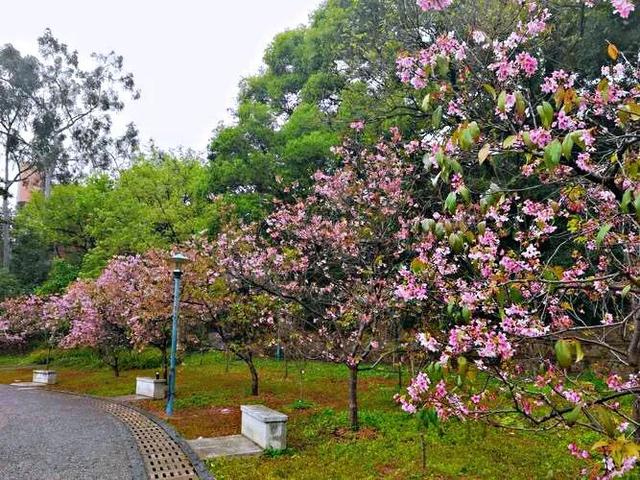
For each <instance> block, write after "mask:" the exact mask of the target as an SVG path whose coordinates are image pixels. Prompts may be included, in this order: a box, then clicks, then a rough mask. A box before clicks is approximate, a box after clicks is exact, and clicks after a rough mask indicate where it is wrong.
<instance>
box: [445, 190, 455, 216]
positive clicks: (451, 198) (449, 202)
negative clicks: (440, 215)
mask: <svg viewBox="0 0 640 480" xmlns="http://www.w3.org/2000/svg"><path fill="white" fill-rule="evenodd" d="M456 202H457V195H456V192H449V195H447V198H446V199H445V201H444V208H445V209H446V210H447V211H448V212H449V213H455V211H456Z"/></svg>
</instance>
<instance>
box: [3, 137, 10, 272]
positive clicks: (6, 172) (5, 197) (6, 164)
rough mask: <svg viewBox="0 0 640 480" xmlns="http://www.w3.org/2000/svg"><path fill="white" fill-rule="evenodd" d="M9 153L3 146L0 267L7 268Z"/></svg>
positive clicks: (8, 255)
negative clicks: (0, 255) (0, 249)
mask: <svg viewBox="0 0 640 480" xmlns="http://www.w3.org/2000/svg"><path fill="white" fill-rule="evenodd" d="M9 173H10V172H9V151H8V149H7V148H6V146H5V155H4V181H3V185H2V186H3V188H4V192H3V194H2V266H3V267H4V268H7V269H8V268H9V264H10V263H11V228H10V223H11V212H10V208H9V187H10V186H11V185H10V183H9Z"/></svg>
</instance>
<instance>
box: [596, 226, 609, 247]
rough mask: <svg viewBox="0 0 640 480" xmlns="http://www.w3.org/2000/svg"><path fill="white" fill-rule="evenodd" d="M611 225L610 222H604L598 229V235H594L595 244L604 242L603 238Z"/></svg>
mask: <svg viewBox="0 0 640 480" xmlns="http://www.w3.org/2000/svg"><path fill="white" fill-rule="evenodd" d="M612 226H613V225H611V224H610V223H605V224H604V225H603V226H601V227H600V230H598V235H596V245H598V246H600V245H602V242H604V239H605V237H606V236H607V233H609V230H611V227H612Z"/></svg>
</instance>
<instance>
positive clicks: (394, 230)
mask: <svg viewBox="0 0 640 480" xmlns="http://www.w3.org/2000/svg"><path fill="white" fill-rule="evenodd" d="M362 127H363V125H362V122H354V123H353V125H352V128H353V129H354V131H355V132H356V135H357V132H359V131H360V130H361V129H362ZM400 141H401V138H400V135H399V132H398V130H397V129H394V130H392V132H391V139H390V141H381V142H380V143H379V144H378V145H376V146H375V147H374V148H373V149H370V150H369V149H365V148H362V147H361V146H360V145H359V144H358V142H356V141H353V142H347V143H345V145H343V146H342V147H339V148H337V149H336V153H337V154H338V155H340V156H341V157H342V159H343V166H342V167H341V168H339V169H337V170H336V171H335V172H333V173H323V172H317V173H316V174H315V176H314V182H315V183H314V185H313V188H312V192H311V193H310V195H309V196H307V197H306V198H300V199H296V200H295V201H293V202H291V203H284V204H280V205H278V206H277V208H276V211H275V212H274V213H273V214H272V215H271V216H269V217H268V218H267V219H266V221H265V222H264V225H263V226H252V227H248V228H245V229H244V230H243V231H242V232H241V233H240V234H236V235H232V234H229V233H227V234H225V235H222V236H221V238H220V240H219V244H220V248H221V250H222V251H224V252H226V255H225V256H224V257H223V261H224V266H225V268H226V270H227V272H228V274H229V275H230V276H232V277H233V278H235V279H237V280H238V281H240V282H241V283H242V284H244V285H246V286H247V288H249V289H255V290H259V291H262V292H266V293H269V294H271V295H272V296H274V297H276V298H278V299H280V300H281V301H283V302H286V303H288V304H290V305H292V306H295V307H296V308H297V310H298V312H299V315H298V324H297V326H296V332H297V335H298V341H297V342H296V343H297V345H298V346H299V349H300V350H301V351H302V353H303V354H304V355H305V356H306V357H307V358H315V359H322V360H328V361H332V362H336V363H342V364H344V365H345V366H346V367H347V368H348V370H349V379H350V380H349V412H350V422H351V426H352V427H353V428H354V429H357V428H358V399H357V382H358V372H359V371H361V370H363V369H366V368H371V364H376V363H377V362H379V361H380V360H381V359H382V358H384V357H385V356H387V355H388V354H389V353H390V351H391V348H390V347H392V346H393V345H395V343H393V342H389V339H390V338H391V336H390V335H389V332H390V330H391V327H392V326H393V325H395V323H396V322H397V320H398V316H399V311H398V309H397V305H398V303H399V302H398V299H397V298H396V295H395V285H394V282H393V278H394V276H395V272H396V269H397V265H398V264H399V263H400V262H401V261H402V260H403V252H404V251H405V250H406V248H407V246H408V243H407V241H408V238H409V237H410V232H409V228H410V227H411V224H412V216H417V212H418V209H417V205H416V204H415V202H414V201H413V200H412V198H411V196H410V195H408V194H407V191H408V186H407V183H412V167H411V165H410V164H409V163H407V162H406V161H405V160H404V157H405V153H404V151H403V149H401V148H400V147H399V143H400Z"/></svg>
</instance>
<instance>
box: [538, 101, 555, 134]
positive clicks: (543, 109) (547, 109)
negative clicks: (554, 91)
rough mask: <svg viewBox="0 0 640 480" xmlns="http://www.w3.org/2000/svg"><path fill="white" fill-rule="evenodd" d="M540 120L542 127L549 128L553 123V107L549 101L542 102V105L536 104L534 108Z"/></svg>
mask: <svg viewBox="0 0 640 480" xmlns="http://www.w3.org/2000/svg"><path fill="white" fill-rule="evenodd" d="M536 111H537V112H538V115H539V116H540V121H541V122H542V125H543V126H544V128H550V127H551V124H552V123H553V107H552V106H551V104H550V103H549V102H542V105H538V107H537V108H536Z"/></svg>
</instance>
